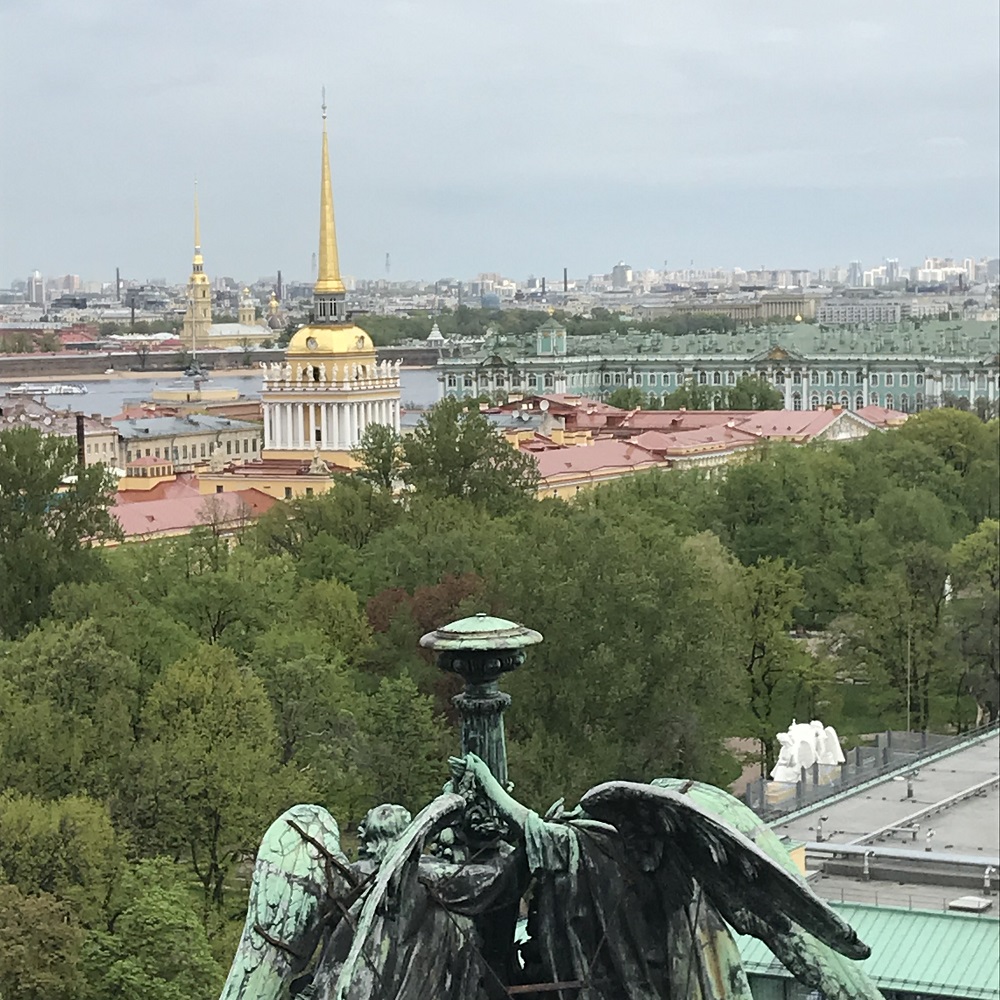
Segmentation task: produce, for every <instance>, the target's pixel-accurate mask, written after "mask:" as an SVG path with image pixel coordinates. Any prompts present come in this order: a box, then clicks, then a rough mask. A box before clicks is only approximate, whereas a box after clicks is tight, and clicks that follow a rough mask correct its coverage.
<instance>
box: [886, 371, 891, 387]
mask: <svg viewBox="0 0 1000 1000" xmlns="http://www.w3.org/2000/svg"><path fill="white" fill-rule="evenodd" d="M892 382H893V374H892V372H886V373H885V384H886V385H892Z"/></svg>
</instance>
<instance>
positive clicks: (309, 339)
mask: <svg viewBox="0 0 1000 1000" xmlns="http://www.w3.org/2000/svg"><path fill="white" fill-rule="evenodd" d="M374 353H375V345H374V344H373V343H372V339H371V337H369V336H368V334H367V333H365V331H364V330H362V329H361V327H359V326H355V325H354V324H353V323H349V324H346V325H344V326H340V325H338V326H304V327H302V329H301V330H297V331H296V332H295V334H294V336H293V337H292V339H291V340H290V341H289V342H288V347H287V348H286V349H285V354H286V355H288V356H289V357H292V356H300V355H310V356H314V355H317V354H324V355H326V354H374Z"/></svg>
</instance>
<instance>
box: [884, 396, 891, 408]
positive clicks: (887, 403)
mask: <svg viewBox="0 0 1000 1000" xmlns="http://www.w3.org/2000/svg"><path fill="white" fill-rule="evenodd" d="M885 408H886V409H887V410H891V409H892V393H891V392H887V393H886V394H885Z"/></svg>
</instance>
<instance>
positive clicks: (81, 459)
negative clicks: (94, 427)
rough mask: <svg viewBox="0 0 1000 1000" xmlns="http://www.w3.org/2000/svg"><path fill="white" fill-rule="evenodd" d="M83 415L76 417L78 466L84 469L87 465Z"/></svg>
mask: <svg viewBox="0 0 1000 1000" xmlns="http://www.w3.org/2000/svg"><path fill="white" fill-rule="evenodd" d="M83 420H84V417H83V414H82V413H78V414H77V415H76V464H77V465H78V466H79V467H80V468H81V469H82V468H83V467H84V466H85V465H86V464H87V447H86V438H85V435H84V430H83Z"/></svg>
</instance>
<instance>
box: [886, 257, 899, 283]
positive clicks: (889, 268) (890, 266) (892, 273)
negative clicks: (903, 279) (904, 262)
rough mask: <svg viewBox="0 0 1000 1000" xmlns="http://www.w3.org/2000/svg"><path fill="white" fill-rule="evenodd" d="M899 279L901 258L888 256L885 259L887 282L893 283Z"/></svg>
mask: <svg viewBox="0 0 1000 1000" xmlns="http://www.w3.org/2000/svg"><path fill="white" fill-rule="evenodd" d="M896 281H899V259H898V258H896V257H887V258H886V260H885V283H886V284H887V285H891V284H893V283H894V282H896Z"/></svg>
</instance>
